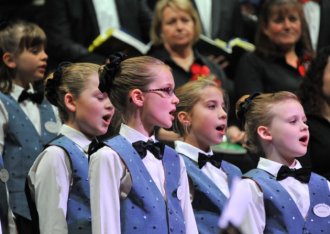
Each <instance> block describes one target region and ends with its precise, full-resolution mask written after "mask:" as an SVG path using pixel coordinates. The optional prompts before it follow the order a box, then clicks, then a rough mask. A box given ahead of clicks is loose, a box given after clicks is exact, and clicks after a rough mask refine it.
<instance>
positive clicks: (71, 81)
mask: <svg viewBox="0 0 330 234" xmlns="http://www.w3.org/2000/svg"><path fill="white" fill-rule="evenodd" d="M99 69H100V65H97V64H93V63H62V64H60V65H59V66H58V68H57V69H56V70H55V71H54V72H53V73H51V74H50V75H49V76H48V77H47V78H46V80H45V96H46V98H47V100H48V101H49V102H50V103H51V104H53V105H54V106H56V107H57V108H58V111H59V114H60V118H61V120H62V122H65V121H67V120H68V119H69V113H68V112H67V108H66V106H65V102H64V96H65V94H67V93H71V94H72V96H73V98H75V99H77V98H78V97H79V96H80V94H81V93H82V92H83V91H84V90H85V89H87V88H88V87H87V80H88V78H89V77H90V76H92V75H93V74H98V72H99Z"/></svg>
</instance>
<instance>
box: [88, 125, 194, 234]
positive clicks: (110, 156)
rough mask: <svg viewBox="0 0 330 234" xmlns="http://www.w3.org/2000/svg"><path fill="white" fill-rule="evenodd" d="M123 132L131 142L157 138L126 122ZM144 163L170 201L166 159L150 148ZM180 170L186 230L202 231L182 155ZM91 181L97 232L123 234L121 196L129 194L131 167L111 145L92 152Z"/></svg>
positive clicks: (93, 223) (101, 233)
mask: <svg viewBox="0 0 330 234" xmlns="http://www.w3.org/2000/svg"><path fill="white" fill-rule="evenodd" d="M119 134H120V135H121V136H123V137H124V138H126V139H127V140H128V141H129V142H130V143H133V142H136V141H139V140H142V141H148V140H149V139H151V140H153V141H155V137H154V136H152V137H150V138H148V137H146V136H144V135H143V134H141V133H139V132H137V131H136V130H134V129H132V128H130V127H128V126H127V125H124V124H122V125H121V128H120V133H119ZM142 162H143V164H144V165H145V167H146V169H147V171H148V172H149V174H150V176H151V178H152V179H153V181H154V182H155V184H156V186H157V188H158V189H159V191H160V192H161V194H162V195H163V197H164V199H165V200H166V197H165V189H164V186H165V182H166V181H165V176H164V168H163V164H162V161H161V160H158V159H156V158H155V157H154V156H153V154H151V153H150V152H149V151H147V155H146V157H145V158H143V159H142ZM180 169H181V172H180V174H181V176H180V178H179V184H180V187H179V188H178V191H180V192H178V194H180V198H181V200H180V204H181V208H182V211H183V216H184V220H185V224H186V233H189V234H193V233H198V231H197V225H196V221H195V217H194V214H193V210H192V206H191V203H190V199H189V184H188V177H187V172H186V167H185V165H184V162H183V160H182V159H181V158H180ZM89 181H90V189H91V209H92V229H93V233H98V234H109V233H112V234H116V233H118V234H120V233H121V224H120V199H124V198H125V197H126V196H127V194H128V193H129V191H130V189H131V186H132V181H131V176H130V173H129V171H128V170H127V167H126V166H125V164H124V162H123V161H122V160H121V158H120V156H119V155H118V154H117V153H116V152H115V151H114V150H112V149H111V148H109V147H107V146H106V147H103V148H101V149H99V150H98V151H97V152H96V153H94V154H92V155H91V158H90V166H89ZM164 225H166V224H164Z"/></svg>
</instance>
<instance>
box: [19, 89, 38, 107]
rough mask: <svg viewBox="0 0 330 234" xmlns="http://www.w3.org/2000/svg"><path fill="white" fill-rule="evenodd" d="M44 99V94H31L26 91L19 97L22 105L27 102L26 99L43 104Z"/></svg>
mask: <svg viewBox="0 0 330 234" xmlns="http://www.w3.org/2000/svg"><path fill="white" fill-rule="evenodd" d="M43 98H44V94H43V93H41V92H37V93H30V92H28V91H26V90H25V89H24V90H23V91H22V93H21V94H20V95H19V97H18V102H19V103H20V102H23V101H25V100H26V99H30V100H31V101H32V102H34V103H37V104H41V103H42V100H43Z"/></svg>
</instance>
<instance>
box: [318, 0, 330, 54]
mask: <svg viewBox="0 0 330 234" xmlns="http://www.w3.org/2000/svg"><path fill="white" fill-rule="evenodd" d="M320 7H321V18H320V32H319V38H318V44H317V50H320V49H321V48H323V47H325V46H328V45H330V28H329V23H328V22H329V21H330V14H329V12H330V1H329V0H323V1H321V3H320Z"/></svg>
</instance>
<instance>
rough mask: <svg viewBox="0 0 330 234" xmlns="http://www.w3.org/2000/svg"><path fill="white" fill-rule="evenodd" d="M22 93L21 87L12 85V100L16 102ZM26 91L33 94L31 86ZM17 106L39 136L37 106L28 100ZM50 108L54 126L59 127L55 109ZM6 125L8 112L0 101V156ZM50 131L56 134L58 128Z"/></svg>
mask: <svg viewBox="0 0 330 234" xmlns="http://www.w3.org/2000/svg"><path fill="white" fill-rule="evenodd" d="M22 91H23V88H22V87H21V86H18V85H15V84H14V85H13V91H12V92H11V93H10V95H11V96H12V97H13V98H14V100H16V101H17V100H18V97H19V96H20V94H21V93H22ZM27 91H29V92H33V87H32V85H30V89H29V90H27ZM19 105H20V107H21V108H22V110H23V111H24V113H25V114H26V115H27V117H28V118H29V119H30V120H31V123H32V124H33V126H34V127H35V129H36V131H37V132H38V133H39V135H40V133H41V123H40V110H39V108H38V105H37V104H35V103H33V102H32V101H30V100H28V99H27V100H25V101H23V102H21V103H20V104H19ZM52 108H53V111H54V114H55V118H56V120H55V122H56V126H61V120H60V118H59V115H58V111H57V108H56V107H54V106H52ZM17 121H18V122H19V121H21V120H19V119H18V120H17ZM7 123H8V112H7V109H6V108H5V106H4V104H3V103H2V101H0V154H2V152H3V147H4V144H5V134H6V132H5V129H6V127H7ZM52 130H54V132H53V133H57V132H58V131H59V127H58V128H54V129H52Z"/></svg>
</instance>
